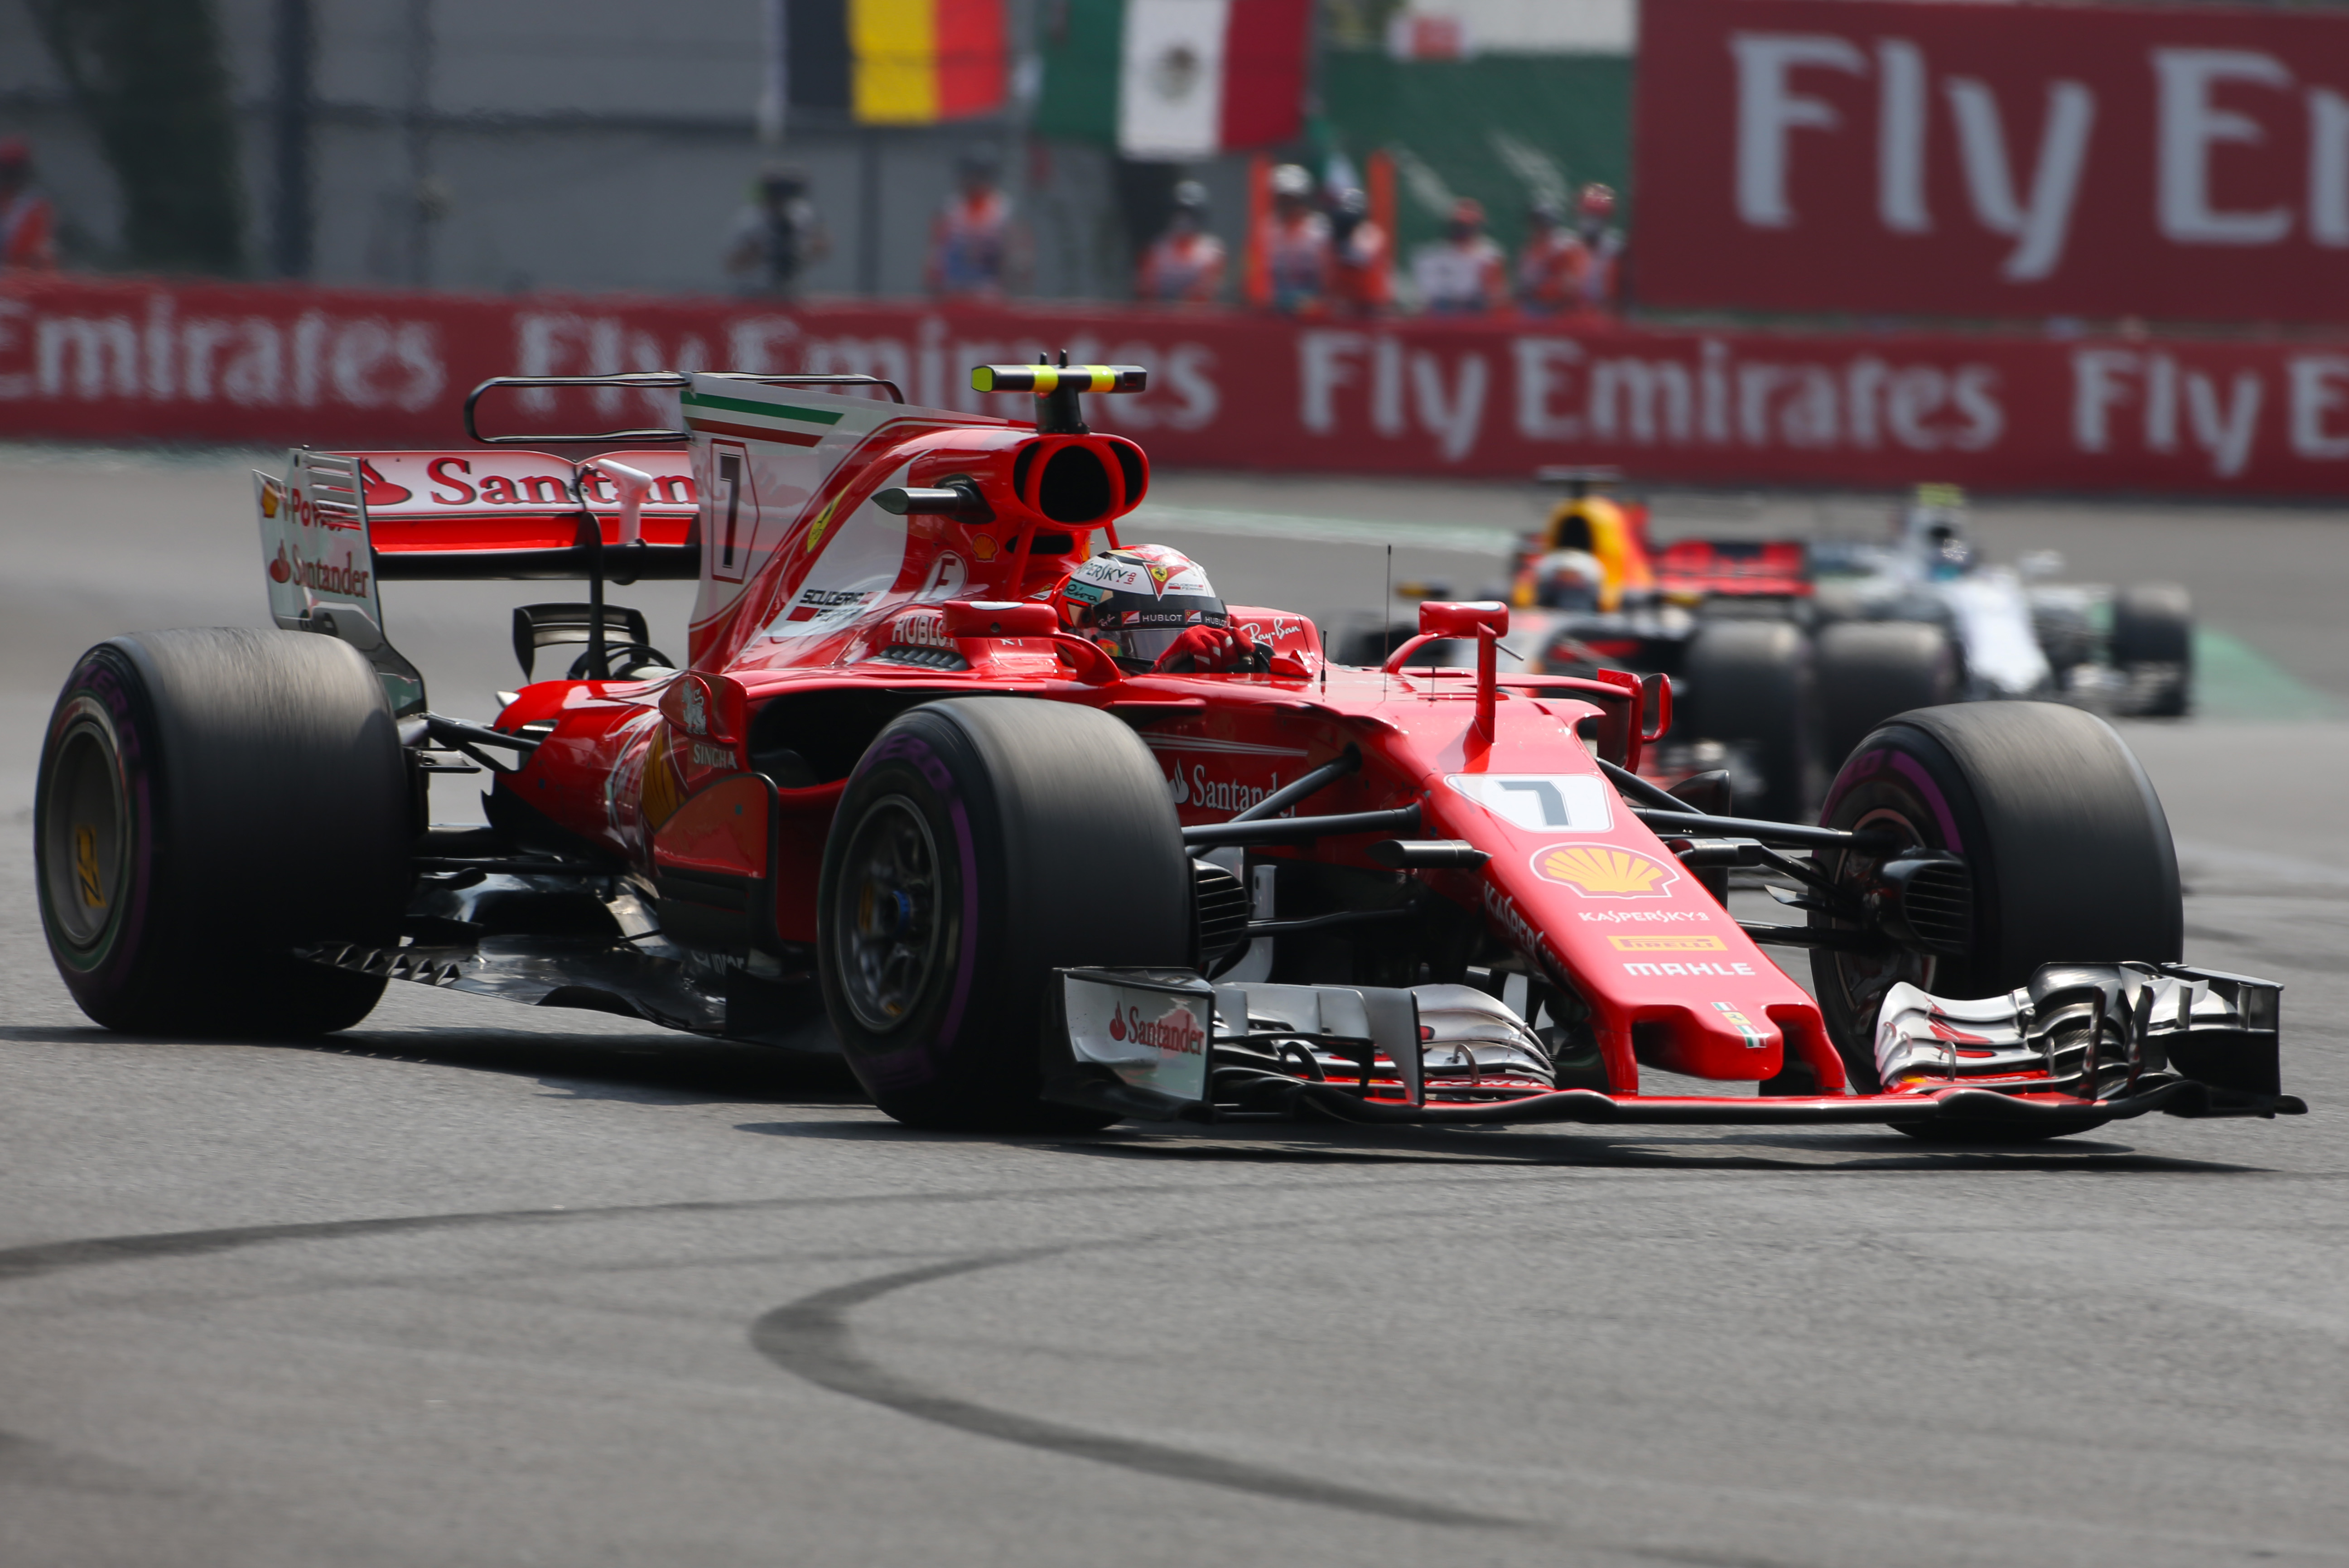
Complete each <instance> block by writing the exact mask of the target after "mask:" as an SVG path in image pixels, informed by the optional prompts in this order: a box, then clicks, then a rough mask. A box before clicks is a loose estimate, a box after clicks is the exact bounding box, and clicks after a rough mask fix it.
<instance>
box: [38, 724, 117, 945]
mask: <svg viewBox="0 0 2349 1568" xmlns="http://www.w3.org/2000/svg"><path fill="white" fill-rule="evenodd" d="M113 741H114V737H113V734H112V732H110V730H109V728H108V727H107V725H106V724H105V723H104V722H103V721H102V720H101V719H99V718H98V716H97V715H95V714H90V713H84V714H81V715H78V716H77V717H76V718H75V719H74V720H73V722H71V723H70V724H68V725H67V729H66V732H65V733H64V735H63V736H62V737H61V738H60V739H59V741H58V742H57V751H56V752H55V753H54V758H55V760H54V762H53V763H52V764H51V767H50V770H49V788H48V791H47V801H46V803H45V805H46V807H47V809H46V810H45V811H44V813H43V820H42V824H41V859H42V873H43V875H42V887H41V891H42V893H43V894H44V896H45V897H44V899H43V901H44V902H45V903H46V904H47V906H48V911H49V916H50V920H51V923H52V925H53V927H54V928H55V929H56V930H57V934H58V935H59V936H60V937H62V938H63V939H64V940H65V942H66V944H67V946H68V947H71V948H73V949H75V950H78V951H81V952H88V951H89V950H92V949H95V948H97V947H98V945H99V944H100V943H101V942H102V941H103V940H105V937H106V934H107V932H108V931H109V929H111V928H112V927H113V925H114V923H115V920H116V919H117V917H118V915H119V911H120V908H121V902H122V881H123V868H124V867H125V865H126V864H127V863H128V862H129V853H128V851H129V844H128V841H127V840H128V829H129V811H128V810H127V809H126V805H127V802H126V801H125V798H124V792H123V782H122V770H121V767H120V765H119V753H118V752H117V749H116V747H115V745H114V744H113Z"/></svg>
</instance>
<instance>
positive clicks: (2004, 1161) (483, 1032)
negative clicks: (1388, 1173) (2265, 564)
mask: <svg viewBox="0 0 2349 1568" xmlns="http://www.w3.org/2000/svg"><path fill="white" fill-rule="evenodd" d="M0 1040H6V1041H15V1042H21V1043H24V1044H59V1045H83V1046H93V1045H121V1046H138V1047H158V1046H161V1047H170V1048H171V1049H175V1050H187V1051H201V1050H220V1049H231V1050H275V1051H290V1052H307V1053H316V1054H326V1055H337V1056H354V1057H362V1058H365V1059H367V1060H369V1061H378V1062H404V1063H412V1064H418V1065H424V1066H436V1067H455V1068H459V1069H460V1070H463V1071H467V1072H478V1073H498V1074H506V1075H514V1076H520V1077H527V1078H532V1079H534V1080H535V1081H536V1082H538V1083H539V1084H540V1085H543V1087H544V1088H546V1089H547V1090H548V1091H549V1092H550V1094H551V1095H554V1096H560V1097H564V1098H569V1099H578V1100H617V1101H625V1102H629V1103H634V1104H639V1105H647V1106H664V1105H666V1106H695V1105H741V1106H758V1105H771V1106H806V1107H809V1108H811V1109H814V1108H817V1107H824V1108H832V1107H838V1108H839V1109H841V1110H844V1111H849V1112H852V1113H854V1112H855V1111H858V1110H863V1111H864V1113H865V1114H864V1115H861V1116H860V1115H853V1114H852V1115H851V1116H843V1117H839V1118H837V1119H833V1118H827V1119H823V1120H817V1121H762V1122H744V1123H740V1124H738V1127H737V1130H739V1131H741V1132H747V1133H755V1134H759V1135H761V1136H763V1137H785V1138H791V1137H802V1138H826V1139H834V1140H843V1141H851V1142H867V1143H903V1144H922V1143H981V1144H986V1143H995V1144H1004V1145H1009V1146H1014V1147H1021V1148H1026V1149H1031V1150H1038V1151H1043V1152H1050V1153H1056V1154H1061V1155H1065V1156H1068V1157H1071V1158H1092V1159H1120V1160H1143V1161H1152V1160H1154V1161H1164V1162H1176V1163H1184V1164H1225V1165H1257V1166H1268V1165H1269V1166H1312V1165H1463V1164H1465V1165H1510V1166H1561V1167H1599V1168H1607V1167H1612V1168H1637V1169H1686V1170H1736V1169H1746V1170H1777V1171H1803V1170H1816V1171H1835V1170H1875V1171H1933V1170H1980V1171H2017V1172H2023V1171H2042V1172H2044V1171H2084V1172H2086V1171H2095V1172H2107V1173H2109V1172H2138V1173H2171V1174H2177V1173H2189V1174H2197V1175H2256V1174H2262V1173H2263V1168H2261V1167H2258V1166H2250V1165H2237V1164H2229V1163H2222V1162H2218V1161H2211V1160H2197V1159H2184V1158H2177V1157H2174V1156H2166V1155H2154V1154H2146V1153H2140V1152H2139V1151H2137V1149H2135V1148H2134V1147H2131V1146H2129V1145H2128V1144H2126V1143H2120V1142H2116V1141H2114V1140H2113V1139H2111V1138H2109V1137H2103V1138H2095V1137H2075V1138H2064V1139H2062V1140H2060V1141H2057V1142H2054V1143H2041V1144H2013V1145H1973V1146H1969V1147H1963V1148H1958V1147H1933V1146H1930V1145H1925V1144H1920V1143H1917V1142H1915V1141H1913V1140H1911V1139H1909V1138H1907V1137H1902V1136H1901V1135H1899V1134H1898V1133H1894V1132H1891V1131H1889V1130H1887V1131H1885V1132H1882V1133H1869V1132H1848V1131H1836V1132H1827V1133H1787V1132H1783V1131H1776V1130H1769V1131H1746V1130H1737V1129H1720V1130H1712V1131H1690V1130H1687V1129H1682V1128H1665V1127H1635V1128H1627V1127H1593V1126H1588V1125H1586V1126H1580V1127H1549V1128H1544V1129H1541V1130H1531V1129H1511V1128H1504V1127H1495V1128H1490V1129H1484V1130H1477V1131H1464V1130H1457V1129H1452V1128H1435V1127H1422V1128H1409V1127H1396V1128H1366V1127H1344V1126H1340V1125H1335V1124H1329V1123H1295V1124H1265V1123H1257V1124H1248V1125H1245V1126H1219V1127H1211V1128H1210V1127H1199V1128H1189V1127H1185V1128H1181V1129H1163V1128H1155V1127H1148V1126H1140V1125H1134V1124H1127V1125H1125V1126H1122V1127H1112V1128H1110V1129H1108V1130H1107V1131H1105V1132H1101V1133H1094V1134H1087V1135H1076V1136H1071V1135H1068V1134H1051V1135H1036V1136H1017V1135H1010V1136H1007V1135H1002V1134H987V1133H942V1132H927V1131H922V1130H919V1129H916V1128H913V1127H900V1126H898V1125H897V1124H896V1123H895V1122H892V1121H890V1120H888V1119H887V1118H885V1117H884V1116H881V1115H880V1113H879V1112H877V1111H874V1110H871V1109H870V1103H869V1102H868V1101H867V1100H866V1098H865V1096H864V1091H863V1090H862V1089H860V1088H859V1087H858V1086H857V1085H856V1082H855V1080H854V1078H853V1077H851V1076H850V1075H849V1073H848V1070H847V1067H846V1065H845V1064H843V1063H842V1062H841V1061H840V1060H839V1059H838V1058H836V1057H829V1056H809V1055H802V1054H798V1053H794V1052H786V1051H779V1050H774V1049H771V1048H769V1047H766V1046H759V1045H739V1044H730V1043H727V1042H724V1041H716V1040H704V1039H701V1038H699V1037H698V1036H694V1035H684V1034H676V1033H668V1032H666V1031H657V1030H649V1029H648V1030H646V1031H643V1032H641V1033H634V1032H632V1033H598V1034H592V1035H576V1034H568V1033H535V1032H532V1031H526V1030H500V1029H433V1028H424V1029H416V1028H409V1029H398V1030H373V1031H370V1030H364V1029H360V1030H352V1031H349V1032H347V1033H342V1034H336V1035H333V1036H330V1037H328V1038H326V1039H322V1040H303V1041H261V1040H234V1039H210V1040H193V1041H191V1040H187V1039H184V1038H175V1037H171V1036H162V1035H152V1036H150V1035H140V1034H118V1033H111V1032H109V1031H107V1030H104V1029H99V1028H97V1027H95V1026H92V1025H80V1026H75V1025H70V1024H67V1025H58V1026H54V1027H48V1028H41V1027H24V1026H17V1027H0Z"/></svg>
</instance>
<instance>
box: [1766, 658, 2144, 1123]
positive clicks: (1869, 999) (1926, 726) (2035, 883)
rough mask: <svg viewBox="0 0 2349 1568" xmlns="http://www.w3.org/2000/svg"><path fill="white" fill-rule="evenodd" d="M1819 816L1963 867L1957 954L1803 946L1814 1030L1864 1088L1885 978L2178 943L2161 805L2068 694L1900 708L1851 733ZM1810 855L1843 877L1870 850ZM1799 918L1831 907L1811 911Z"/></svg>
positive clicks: (2024, 967) (1958, 994)
mask: <svg viewBox="0 0 2349 1568" xmlns="http://www.w3.org/2000/svg"><path fill="white" fill-rule="evenodd" d="M1820 823H1821V825H1822V826H1827V827H1837V828H1844V829H1854V828H1861V827H1882V826H1889V827H1892V828H1896V829H1898V830H1899V832H1901V833H1902V834H1903V835H1905V836H1909V838H1910V839H1911V840H1912V841H1913V842H1915V843H1917V844H1920V845H1922V846H1926V847H1928V848H1934V849H1947V850H1951V851H1953V852H1954V853H1956V854H1958V855H1960V856H1962V857H1964V859H1965V862H1966V865H1967V867H1968V869H1969V870H1970V871H1971V877H1972V885H1973V909H1972V916H1971V940H1970V941H1969V942H1968V944H1967V950H1966V951H1965V952H1964V953H1963V954H1961V955H1953V956H1949V957H1942V958H1926V957H1923V956H1921V955H1919V954H1916V953H1911V952H1906V951H1903V952H1899V953H1896V954H1893V955H1890V956H1881V957H1880V956H1876V955H1871V954H1859V953H1851V952H1840V951H1837V950H1832V949H1827V948H1815V949H1813V950H1812V955H1811V973H1812V978H1813V981H1814V982H1815V987H1816V991H1817V993H1818V1000H1819V1010H1820V1012H1822V1013H1823V1014H1824V1015H1825V1017H1826V1025H1827V1033H1828V1034H1829V1035H1830V1036H1831V1037H1832V1038H1833V1039H1834V1041H1835V1045H1836V1049H1837V1052H1838V1053H1839V1054H1841V1055H1842V1057H1843V1061H1844V1067H1845V1070H1846V1072H1847V1074H1848V1075H1849V1076H1850V1078H1851V1080H1852V1083H1853V1085H1854V1086H1855V1087H1857V1088H1858V1089H1859V1090H1861V1091H1862V1092H1864V1093H1869V1094H1873V1093H1875V1092H1877V1091H1878V1089H1879V1088H1880V1086H1881V1085H1880V1084H1879V1082H1878V1077H1877V1071H1876V1055H1875V1039H1874V1036H1875V1033H1876V1016H1877V1010H1878V1004H1879V1003H1880V1002H1882V1001H1883V999H1884V994H1885V992H1887V991H1889V989H1890V988H1891V986H1892V985H1893V984H1894V983H1895V982H1896V981H1908V982H1909V983H1910V984H1912V985H1915V986H1918V987H1920V988H1921V989H1923V990H1925V991H1927V992H1931V993H1932V994H1934V995H1936V996H1946V997H1952V998H1966V997H1985V996H1999V995H2003V994H2004V993H2006V992H2010V991H2013V990H2014V989H2015V988H2016V987H2018V986H2021V985H2023V983H2024V982H2026V981H2029V980H2030V979H2031V977H2032V975H2033V972H2034V971H2037V969H2038V968H2039V966H2040V965H2041V964H2043V963H2048V962H2051V961H2078V962H2084V963H2095V962H2110V961H2117V960H2124V959H2136V960H2140V961H2175V960H2176V959H2177V958H2178V956H2179V953H2180V950H2181V949H2182V945H2183V942H2184V923H2185V917H2184V907H2183V904H2182V902H2181V898H2180V890H2179V887H2178V856H2177V851H2176V849H2175V848H2174V846H2172V844H2171V842H2170V837H2169V822H2168V817H2167V816H2166V815H2163V812H2162V809H2161V802H2160V800H2159V799H2158V797H2157V796H2156V795H2155V794H2154V792H2153V785H2152V784H2151V783H2150V782H2149V781H2148V780H2147V778H2146V776H2145V771H2144V769H2142V768H2141V767H2139V766H2138V765H2137V759H2136V758H2135V757H2134V756H2132V755H2130V754H2129V751H2128V748H2127V746H2125V745H2123V744H2122V743H2121V739H2120V737H2119V736H2118V735H2116V734H2115V733H2114V732H2113V730H2112V727H2111V726H2110V725H2108V724H2106V722H2104V721H2103V720H2101V719H2098V718H2096V717H2095V716H2094V715H2092V714H2089V713H2086V712H2084V711H2080V710H2079V709H2076V708H2067V707H2062V706H2059V705H2057V704H2054V703H2051V702H1980V703H1962V704H1959V705H1957V706H1954V707H1946V708H1929V709H1924V710H1921V711H1915V712H1909V713H1903V714H1901V715H1900V716H1899V718H1897V719H1894V720H1892V721H1891V722H1889V723H1886V724H1884V725H1882V726H1880V727H1878V729H1877V730H1875V731H1874V732H1871V733H1869V734H1868V736H1867V737H1866V738H1865V739H1864V740H1862V741H1861V742H1860V743H1859V745H1858V747H1857V749H1856V751H1855V752H1854V753H1853V755H1852V757H1851V759H1850V760H1849V761H1848V762H1847V763H1844V765H1843V769H1842V771H1841V773H1840V774H1837V778H1836V781H1835V784H1834V785H1833V787H1832V788H1830V789H1829V791H1828V792H1827V803H1826V810H1825V811H1824V813H1823V814H1822V815H1821V816H1820ZM1820 863H1821V866H1822V867H1823V869H1825V870H1826V873H1827V875H1828V876H1829V877H1831V878H1833V879H1834V880H1835V881H1836V882H1837V883H1838V884H1840V885H1841V886H1843V887H1845V888H1850V889H1852V890H1854V891H1855V892H1856V891H1857V890H1859V889H1860V888H1862V887H1864V886H1865V885H1866V884H1867V883H1868V880H1869V878H1870V877H1871V876H1872V874H1873V872H1874V870H1875V868H1876V866H1877V864H1878V862H1877V861H1876V860H1874V859H1872V858H1870V857H1866V856H1862V855H1859V854H1857V853H1856V852H1853V851H1850V850H1839V851H1834V852H1826V851H1822V852H1821V860H1820ZM1811 923H1812V924H1814V925H1818V926H1832V925H1836V924H1837V923H1838V922H1837V921H1835V920H1833V919H1829V918H1828V917H1826V916H1825V915H1823V914H1820V913H1817V912H1814V913H1813V915H1812V916H1811ZM1902 1130H1904V1131H1911V1130H1913V1131H1917V1132H1919V1133H1920V1136H1929V1137H1941V1136H1948V1135H1947V1134H1946V1133H1944V1132H1940V1131H1935V1130H1933V1129H1931V1128H1929V1127H1920V1128H1914V1129H1912V1128H1903V1129H1902ZM1989 1136H1995V1137H2012V1136H2013V1135H2012V1134H2009V1133H1998V1134H1994V1135H1989Z"/></svg>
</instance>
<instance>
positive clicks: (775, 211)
mask: <svg viewBox="0 0 2349 1568" xmlns="http://www.w3.org/2000/svg"><path fill="white" fill-rule="evenodd" d="M751 197H752V200H751V201H750V204H748V205H747V206H745V207H744V208H743V209H742V211H741V212H740V213H738V214H737V215H736V216H735V219H734V243H733V244H732V245H730V247H728V249H727V252H726V270H727V271H728V272H730V273H731V274H732V275H734V276H735V278H736V279H737V280H738V281H739V282H740V285H741V286H742V287H743V288H744V289H746V290H747V291H749V292H750V293H754V294H771V295H780V296H785V297H789V296H792V295H795V294H797V293H798V292H799V287H800V273H801V270H802V268H804V267H805V266H807V265H809V264H810V263H812V262H817V261H821V260H823V257H824V256H825V254H827V253H829V252H830V251H831V249H832V237H831V236H830V235H829V234H825V233H824V227H823V219H821V218H819V217H817V216H816V211H815V203H814V202H811V201H809V200H808V193H807V174H806V172H805V171H803V170H800V169H795V168H792V166H790V165H789V164H781V163H778V164H771V165H769V166H768V168H767V169H765V170H764V171H761V174H760V175H759V182H758V184H757V185H755V186H754V187H752V190H751Z"/></svg>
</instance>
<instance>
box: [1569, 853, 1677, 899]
mask: <svg viewBox="0 0 2349 1568" xmlns="http://www.w3.org/2000/svg"><path fill="white" fill-rule="evenodd" d="M1533 867H1534V875H1535V876H1537V877H1541V878H1543V879H1544V880H1546V881H1550V882H1562V883H1564V884H1565V885H1566V886H1567V887H1569V888H1573V889H1574V890H1575V891H1576V892H1577V893H1579V894H1580V895H1582V897H1584V898H1665V897H1667V896H1668V895H1669V893H1670V890H1671V885H1672V884H1673V883H1675V882H1677V881H1679V880H1680V875H1681V874H1680V873H1679V872H1678V871H1676V870H1674V869H1673V868H1672V867H1669V866H1667V865H1665V864H1664V863H1663V862H1661V861H1660V860H1654V859H1651V858H1650V857H1647V856H1645V855H1642V854H1640V853H1639V852H1638V851H1637V850H1632V849H1622V848H1618V847H1617V846H1614V845H1612V844H1553V845H1551V846H1549V847H1548V848H1547V849H1537V850H1536V851H1534V857H1533Z"/></svg>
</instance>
